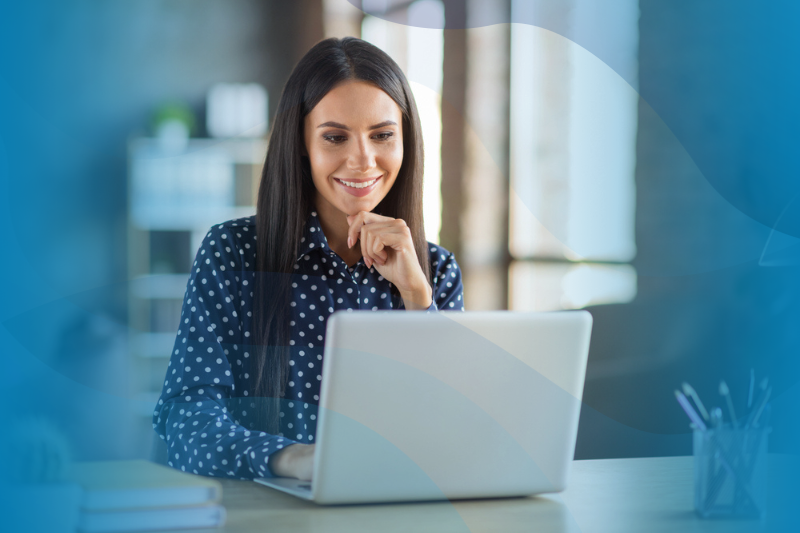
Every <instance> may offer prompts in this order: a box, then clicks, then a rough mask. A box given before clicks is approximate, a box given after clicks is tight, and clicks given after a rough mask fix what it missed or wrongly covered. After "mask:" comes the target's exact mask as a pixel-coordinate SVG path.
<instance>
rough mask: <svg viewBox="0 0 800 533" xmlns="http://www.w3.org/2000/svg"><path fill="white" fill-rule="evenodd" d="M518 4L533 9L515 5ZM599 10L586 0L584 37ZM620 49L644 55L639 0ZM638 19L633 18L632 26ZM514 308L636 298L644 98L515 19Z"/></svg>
mask: <svg viewBox="0 0 800 533" xmlns="http://www.w3.org/2000/svg"><path fill="white" fill-rule="evenodd" d="M512 6H513V7H512V9H513V10H514V14H515V15H516V16H515V17H514V18H513V19H512V20H514V19H516V20H519V19H523V20H524V19H527V20H530V19H529V18H528V17H524V16H522V17H520V16H519V15H522V13H521V11H520V10H525V9H531V3H530V2H526V1H524V0H514V2H512ZM591 9H592V7H591V5H590V4H589V3H588V2H577V3H576V6H575V8H574V9H573V10H572V11H571V14H570V16H571V17H572V18H571V24H572V29H573V31H574V32H576V34H579V32H580V31H581V25H582V24H590V22H589V21H590V20H591ZM626 9H629V10H633V15H634V16H631V17H623V19H624V20H626V22H625V23H624V24H620V28H619V31H617V32H615V35H616V39H618V42H617V43H613V44H614V45H615V46H618V47H623V48H625V49H626V50H627V51H628V52H629V54H628V55H627V57H630V58H631V61H634V62H635V57H636V48H637V45H638V26H637V24H636V22H637V17H638V4H637V2H636V1H635V0H628V1H627V7H626ZM631 21H632V23H631ZM510 98H511V106H510V107H511V113H510V133H511V135H510V167H511V184H510V188H509V192H510V198H509V218H510V221H509V222H510V226H509V250H510V253H511V257H512V261H511V266H510V270H509V308H511V309H514V310H552V309H570V308H581V307H585V306H587V305H593V304H604V303H622V302H628V301H631V300H632V299H633V298H634V297H635V295H636V271H635V269H634V268H633V267H632V266H631V265H630V264H628V263H629V262H630V261H631V260H632V259H633V258H634V257H635V255H636V244H635V239H634V215H635V184H634V169H635V147H636V121H637V105H638V94H637V92H636V90H635V88H634V87H631V86H630V85H629V84H628V83H627V82H626V81H625V80H624V79H622V77H620V75H619V74H617V73H616V72H615V71H614V70H612V69H611V68H610V67H609V66H607V65H606V64H605V63H603V62H602V61H601V60H600V59H598V58H597V57H595V56H594V55H593V54H591V53H590V52H589V51H587V50H585V49H584V48H582V47H580V46H579V45H577V44H575V43H574V42H572V41H571V40H569V39H567V38H566V37H563V36H561V35H558V34H555V33H553V32H550V31H548V30H544V29H542V28H538V27H533V26H530V25H526V24H512V28H511V76H510Z"/></svg>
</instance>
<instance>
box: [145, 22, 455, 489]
mask: <svg viewBox="0 0 800 533" xmlns="http://www.w3.org/2000/svg"><path fill="white" fill-rule="evenodd" d="M422 169H423V147H422V136H421V133H420V124H419V116H418V114H417V109H416V105H415V103H414V98H413V96H412V94H411V90H410V88H409V86H408V82H407V81H406V79H405V76H404V75H403V73H402V71H401V70H400V68H399V67H398V66H397V64H396V63H395V62H394V61H393V60H392V59H391V58H390V57H389V56H388V55H386V54H385V53H384V52H382V51H381V50H379V49H378V48H376V47H375V46H373V45H371V44H369V43H366V42H364V41H361V40H359V39H355V38H345V39H342V40H338V39H327V40H325V41H322V42H320V43H319V44H317V45H316V46H314V47H313V48H312V49H311V50H310V51H309V52H308V53H307V54H306V56H305V57H303V59H301V60H300V62H299V63H298V65H297V66H296V67H295V70H294V72H293V73H292V75H291V77H290V78H289V81H288V82H287V84H286V87H285V89H284V92H283V94H282V96H281V100H280V103H279V105H278V112H277V116H276V118H275V121H274V123H273V129H272V132H271V135H270V142H269V148H268V152H267V158H266V161H265V164H264V170H263V174H262V178H261V183H260V187H259V195H258V205H257V213H256V216H255V217H247V218H243V219H238V220H232V221H228V222H223V223H221V224H219V225H215V226H214V227H212V228H211V230H210V231H209V232H208V235H207V236H206V238H205V240H204V241H203V243H202V245H201V247H200V250H199V251H198V253H197V258H196V260H195V263H194V267H193V269H192V274H191V276H190V279H189V283H188V285H187V290H186V295H185V297H184V301H183V310H182V313H181V323H180V329H178V335H177V338H176V340H175V346H174V348H173V353H172V356H171V360H170V364H169V368H168V370H167V376H166V379H165V381H164V389H163V392H162V395H161V398H160V399H159V401H158V405H157V406H156V409H155V412H154V415H153V426H154V428H155V429H156V432H157V433H158V434H159V435H160V436H161V438H163V439H164V440H166V441H167V447H168V451H169V455H168V457H169V464H170V465H171V466H174V467H175V468H180V469H183V470H188V471H191V472H194V473H196V474H203V475H212V476H225V477H236V478H243V479H252V478H254V477H264V476H273V475H278V476H291V477H297V478H300V479H310V477H311V468H312V462H313V453H314V444H313V443H314V436H315V433H316V422H317V403H318V402H319V392H320V382H321V379H322V373H321V371H322V365H323V363H324V361H323V348H324V343H325V326H326V323H327V319H328V317H329V316H330V315H331V314H332V313H333V312H335V311H337V310H346V311H354V310H373V311H377V310H389V309H406V310H414V309H420V310H423V309H427V310H428V311H436V310H438V309H446V310H462V311H463V309H464V305H463V298H462V284H461V274H460V271H459V269H458V265H457V263H456V260H455V257H454V256H453V254H452V253H450V252H448V251H447V250H445V249H443V248H441V247H440V246H437V245H434V244H431V243H429V242H427V241H426V240H425V231H424V227H423V217H422V184H423V171H422ZM387 341H389V339H387Z"/></svg>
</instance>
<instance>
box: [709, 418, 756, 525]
mask: <svg viewBox="0 0 800 533" xmlns="http://www.w3.org/2000/svg"><path fill="white" fill-rule="evenodd" d="M769 432H770V428H768V427H756V428H738V429H737V428H733V427H729V426H723V427H721V428H714V429H708V430H705V431H701V430H695V432H694V506H695V510H696V511H697V514H699V515H700V516H701V517H702V518H753V519H757V518H762V517H763V516H764V506H765V501H766V489H767V437H768V435H769Z"/></svg>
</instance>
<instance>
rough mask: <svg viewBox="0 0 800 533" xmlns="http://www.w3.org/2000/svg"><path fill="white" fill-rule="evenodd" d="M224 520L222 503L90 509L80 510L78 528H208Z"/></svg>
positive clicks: (101, 531) (85, 531)
mask: <svg viewBox="0 0 800 533" xmlns="http://www.w3.org/2000/svg"><path fill="white" fill-rule="evenodd" d="M224 523H225V508H224V507H222V506H221V505H203V506H196V507H183V508H180V507H178V508H167V509H132V510H126V511H92V512H83V513H81V516H80V519H79V521H78V531H80V532H82V533H112V532H124V531H148V530H154V529H158V530H161V529H186V528H206V527H208V528H210V527H219V526H222V525H223V524H224Z"/></svg>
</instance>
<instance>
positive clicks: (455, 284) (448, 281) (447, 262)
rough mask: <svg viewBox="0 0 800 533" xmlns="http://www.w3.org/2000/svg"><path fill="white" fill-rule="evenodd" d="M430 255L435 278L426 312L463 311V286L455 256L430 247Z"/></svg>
mask: <svg viewBox="0 0 800 533" xmlns="http://www.w3.org/2000/svg"><path fill="white" fill-rule="evenodd" d="M431 254H432V256H431V259H432V262H431V265H432V266H433V267H434V268H435V269H436V276H435V278H434V279H433V282H434V283H433V303H432V304H431V307H429V308H428V310H429V311H435V310H441V311H463V310H464V285H463V284H462V281H461V269H460V268H458V263H456V257H455V255H453V253H452V252H448V251H446V250H444V248H441V247H438V248H437V247H432V248H431Z"/></svg>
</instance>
